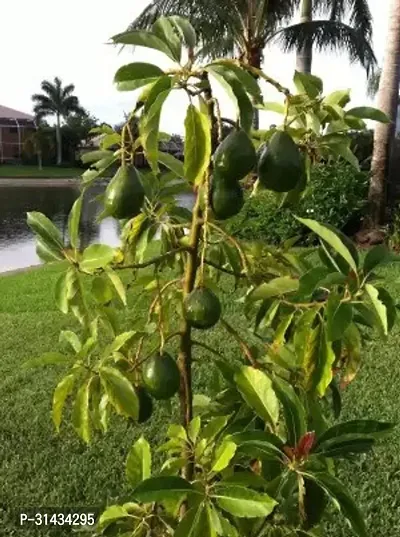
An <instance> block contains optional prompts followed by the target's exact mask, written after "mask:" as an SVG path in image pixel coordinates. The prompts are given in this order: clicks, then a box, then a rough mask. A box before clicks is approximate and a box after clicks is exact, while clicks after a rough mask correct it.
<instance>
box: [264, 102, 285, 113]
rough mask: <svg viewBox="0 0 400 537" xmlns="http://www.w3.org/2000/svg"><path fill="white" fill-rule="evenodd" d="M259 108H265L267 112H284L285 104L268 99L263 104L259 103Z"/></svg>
mask: <svg viewBox="0 0 400 537" xmlns="http://www.w3.org/2000/svg"><path fill="white" fill-rule="evenodd" d="M259 108H262V109H263V110H266V111H267V112H275V113H276V114H284V113H285V106H284V105H283V104H282V103H276V102H270V101H268V102H266V103H264V104H263V105H261V106H260V107H259Z"/></svg>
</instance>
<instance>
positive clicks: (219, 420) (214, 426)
mask: <svg viewBox="0 0 400 537" xmlns="http://www.w3.org/2000/svg"><path fill="white" fill-rule="evenodd" d="M228 420H229V416H217V417H215V418H212V419H211V420H210V421H209V422H208V423H207V425H206V426H205V427H204V429H203V430H202V431H201V435H200V437H201V438H202V439H205V440H207V441H209V442H210V441H211V440H213V439H214V438H215V437H216V436H217V435H218V434H219V433H220V432H221V431H222V430H223V429H224V427H225V426H226V424H227V423H228Z"/></svg>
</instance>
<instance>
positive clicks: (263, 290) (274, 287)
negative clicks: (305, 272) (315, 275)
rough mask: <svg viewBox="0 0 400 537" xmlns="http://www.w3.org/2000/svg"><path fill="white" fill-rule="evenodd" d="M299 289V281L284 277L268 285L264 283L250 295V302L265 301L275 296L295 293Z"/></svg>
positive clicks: (275, 279)
mask: <svg viewBox="0 0 400 537" xmlns="http://www.w3.org/2000/svg"><path fill="white" fill-rule="evenodd" d="M298 288H299V280H296V279H294V278H291V277H290V276H282V277H279V278H274V279H273V280H271V281H269V282H268V283H262V284H261V285H259V286H258V287H256V288H255V289H254V290H253V291H252V292H251V293H250V295H249V300H250V301H251V302H255V301H257V300H265V299H267V298H271V297H274V296H280V295H285V294H287V293H293V292H294V291H297V290H298Z"/></svg>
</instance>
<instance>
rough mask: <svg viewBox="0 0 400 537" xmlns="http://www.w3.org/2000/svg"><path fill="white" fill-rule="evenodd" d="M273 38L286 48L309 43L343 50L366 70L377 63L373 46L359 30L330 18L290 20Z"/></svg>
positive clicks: (320, 48) (294, 47)
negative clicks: (292, 22) (300, 21)
mask: <svg viewBox="0 0 400 537" xmlns="http://www.w3.org/2000/svg"><path fill="white" fill-rule="evenodd" d="M274 39H275V40H276V41H278V42H279V43H280V44H281V46H282V47H283V50H284V51H285V52H289V51H293V50H299V49H302V48H303V47H310V46H312V47H313V48H315V49H316V50H339V51H341V50H345V51H347V53H348V55H349V58H350V61H351V62H352V63H353V62H354V63H360V64H361V65H362V66H363V67H364V69H365V70H366V72H367V74H369V73H370V72H371V71H372V69H373V68H374V66H375V65H376V58H375V54H374V51H373V49H372V46H371V44H370V42H369V40H368V39H366V38H365V35H364V34H363V32H362V31H361V30H357V29H355V28H352V27H351V26H349V25H348V24H345V23H343V22H338V21H331V20H316V21H311V22H305V23H299V24H293V25H291V26H288V27H287V28H283V29H282V30H280V31H279V32H277V33H276V34H275V36H274Z"/></svg>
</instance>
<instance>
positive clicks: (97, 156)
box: [81, 149, 113, 164]
mask: <svg viewBox="0 0 400 537" xmlns="http://www.w3.org/2000/svg"><path fill="white" fill-rule="evenodd" d="M112 156H113V152H112V151H106V150H101V149H100V150H99V149H96V150H95V151H88V152H87V153H83V154H82V155H81V161H82V162H83V164H89V163H90V162H99V161H102V160H104V159H108V158H111V157H112Z"/></svg>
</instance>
